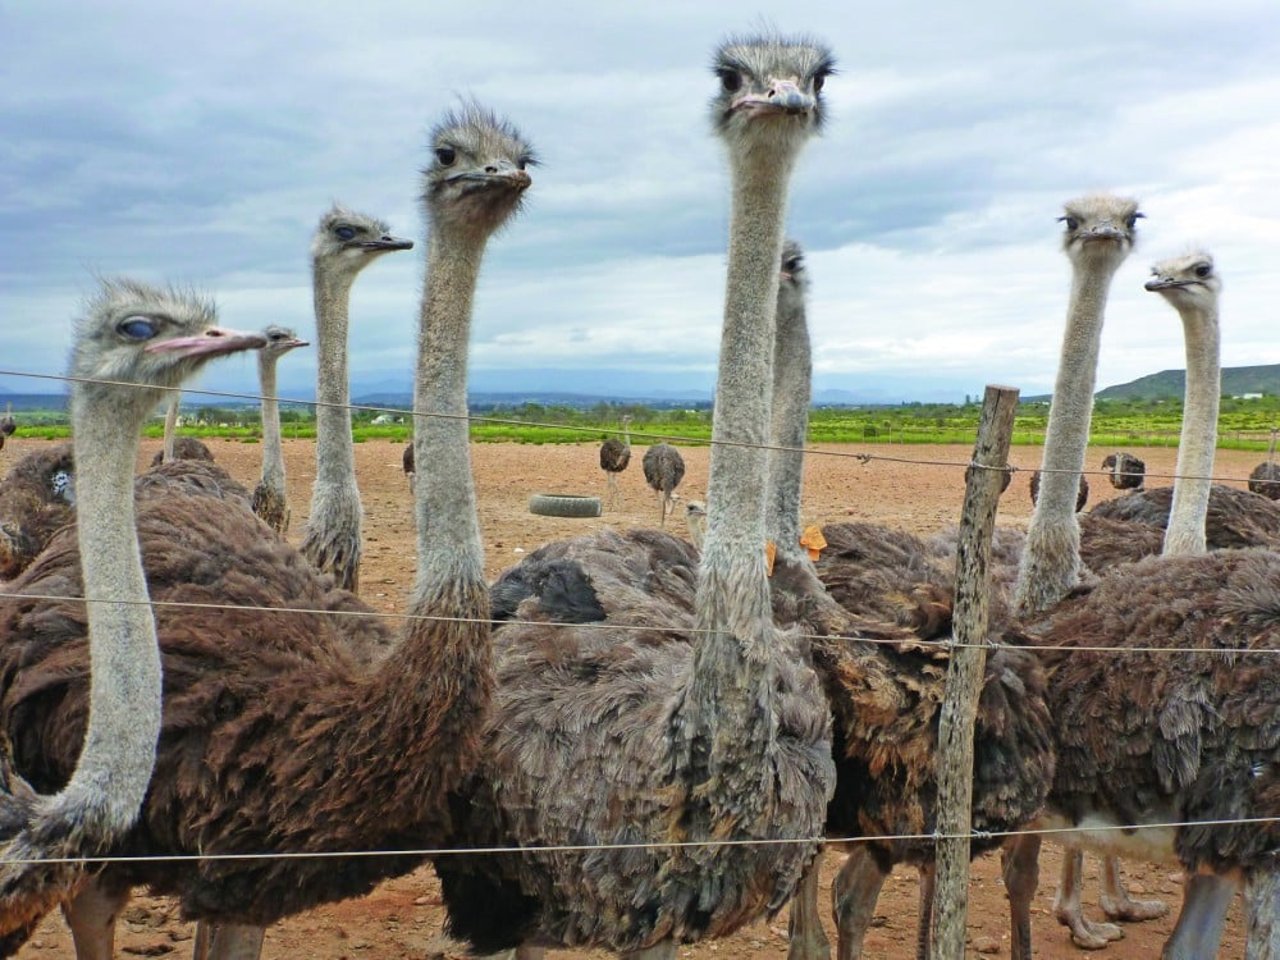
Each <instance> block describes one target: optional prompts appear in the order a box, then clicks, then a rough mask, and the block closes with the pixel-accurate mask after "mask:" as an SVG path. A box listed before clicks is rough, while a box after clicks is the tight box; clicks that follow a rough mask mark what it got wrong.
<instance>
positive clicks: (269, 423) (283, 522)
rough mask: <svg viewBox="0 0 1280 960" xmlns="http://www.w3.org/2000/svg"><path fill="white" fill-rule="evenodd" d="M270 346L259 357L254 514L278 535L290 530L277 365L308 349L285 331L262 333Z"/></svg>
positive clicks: (292, 334)
mask: <svg viewBox="0 0 1280 960" xmlns="http://www.w3.org/2000/svg"><path fill="white" fill-rule="evenodd" d="M263 332H264V333H265V334H266V337H267V345H266V346H265V347H263V349H262V351H261V352H260V353H259V354H258V386H259V387H260V388H261V390H262V479H261V480H259V481H258V486H257V487H256V488H254V491H253V512H254V513H256V514H257V515H258V516H260V517H261V518H262V520H263V522H264V523H266V525H267V526H269V527H270V528H271V529H272V530H274V531H275V532H276V533H281V534H282V533H284V532H285V531H287V530H288V529H289V503H288V501H287V500H286V499H285V487H284V451H283V449H281V446H280V401H279V400H277V399H276V363H278V362H279V360H280V358H281V357H283V356H284V355H285V354H286V353H288V352H289V351H290V350H293V349H296V348H297V347H305V346H309V344H308V343H307V341H306V340H299V339H298V337H297V335H296V334H295V333H294V332H293V331H292V330H289V329H286V328H285V327H278V326H274V325H272V326H269V327H267V329H266V330H264V331H263Z"/></svg>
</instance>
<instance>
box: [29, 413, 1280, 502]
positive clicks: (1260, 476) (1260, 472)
mask: <svg viewBox="0 0 1280 960" xmlns="http://www.w3.org/2000/svg"><path fill="white" fill-rule="evenodd" d="M10 422H12V421H10ZM9 432H10V433H12V432H13V431H12V430H10V431H9ZM1277 435H1280V431H1277V430H1276V428H1274V427H1272V429H1271V443H1270V445H1269V446H1268V447H1267V459H1266V460H1264V461H1263V462H1262V463H1260V464H1258V465H1257V466H1256V467H1254V468H1253V470H1252V471H1250V473H1249V492H1250V493H1257V494H1261V495H1262V496H1264V497H1266V498H1267V499H1268V500H1280V464H1277V463H1276V462H1275V460H1276V437H1277Z"/></svg>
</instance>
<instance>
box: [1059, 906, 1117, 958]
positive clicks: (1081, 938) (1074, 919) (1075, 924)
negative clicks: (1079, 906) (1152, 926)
mask: <svg viewBox="0 0 1280 960" xmlns="http://www.w3.org/2000/svg"><path fill="white" fill-rule="evenodd" d="M1053 913H1054V916H1056V917H1057V918H1058V922H1059V923H1060V924H1062V925H1063V926H1064V927H1067V928H1068V929H1069V930H1070V931H1071V942H1072V943H1074V944H1075V945H1076V946H1077V947H1079V948H1080V949H1081V950H1101V949H1102V948H1103V947H1105V946H1106V945H1107V944H1109V943H1111V942H1112V941H1115V940H1122V939H1124V931H1123V930H1121V929H1120V928H1119V927H1117V926H1116V925H1115V924H1114V923H1095V922H1094V921H1092V920H1090V919H1089V918H1088V917H1086V916H1085V915H1084V914H1083V913H1082V912H1081V911H1079V910H1076V911H1074V912H1073V911H1069V910H1062V909H1059V908H1058V907H1057V906H1056V905H1055V907H1054V911H1053Z"/></svg>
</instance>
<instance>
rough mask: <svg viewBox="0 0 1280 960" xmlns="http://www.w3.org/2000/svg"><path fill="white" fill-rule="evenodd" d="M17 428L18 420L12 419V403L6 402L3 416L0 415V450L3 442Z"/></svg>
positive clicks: (2, 447)
mask: <svg viewBox="0 0 1280 960" xmlns="http://www.w3.org/2000/svg"><path fill="white" fill-rule="evenodd" d="M17 429H18V421H17V420H15V419H13V404H12V403H6V404H5V405H4V416H3V417H0V450H3V449H4V442H5V441H6V440H8V439H9V438H10V437H12V436H13V435H14V433H15V432H16V431H17Z"/></svg>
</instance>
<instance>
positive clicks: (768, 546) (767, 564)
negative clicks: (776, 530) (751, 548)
mask: <svg viewBox="0 0 1280 960" xmlns="http://www.w3.org/2000/svg"><path fill="white" fill-rule="evenodd" d="M777 558H778V545H777V544H776V543H774V542H773V541H772V540H766V541H765V542H764V572H765V573H766V574H767V575H768V576H770V577H772V576H773V561H774V560H776V559H777Z"/></svg>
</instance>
